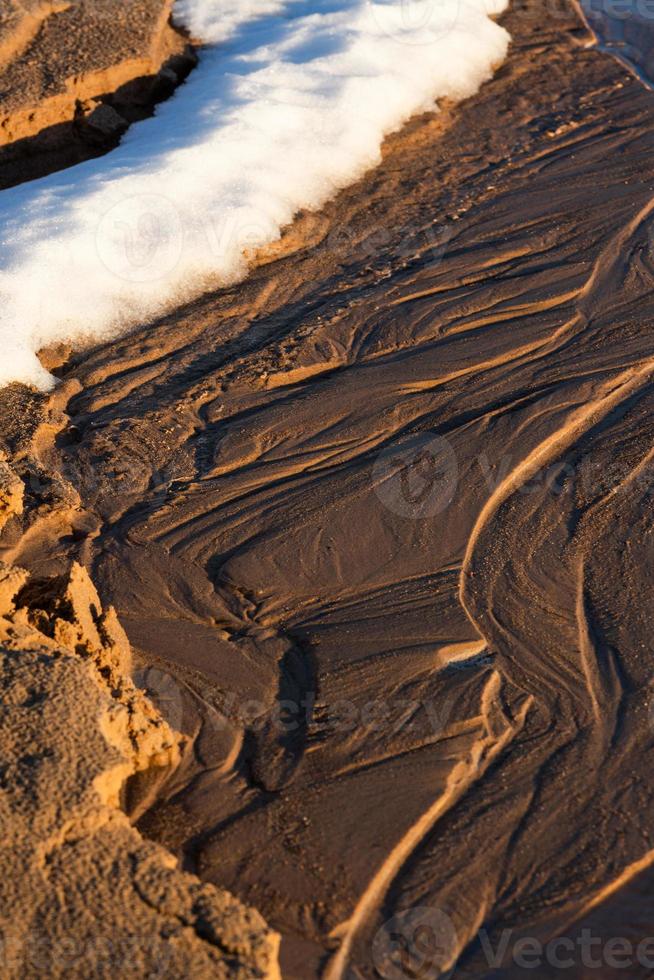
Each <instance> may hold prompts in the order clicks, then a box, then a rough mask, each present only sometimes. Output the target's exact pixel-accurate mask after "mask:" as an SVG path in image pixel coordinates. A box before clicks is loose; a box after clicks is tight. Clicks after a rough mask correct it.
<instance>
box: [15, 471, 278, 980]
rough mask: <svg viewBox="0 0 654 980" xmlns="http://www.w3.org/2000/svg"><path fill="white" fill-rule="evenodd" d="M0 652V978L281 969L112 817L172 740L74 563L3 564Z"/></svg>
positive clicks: (216, 898) (241, 918)
mask: <svg viewBox="0 0 654 980" xmlns="http://www.w3.org/2000/svg"><path fill="white" fill-rule="evenodd" d="M9 485H10V486H11V485H12V481H9ZM5 497H6V495H2V499H3V500H4V499H5ZM17 499H18V498H16V500H17ZM17 506H19V505H17ZM0 643H1V646H0V704H1V705H2V707H1V708H0V757H1V759H2V764H1V765H0V826H2V837H1V840H0V864H1V865H2V867H3V869H4V874H3V876H2V879H1V880H0V908H1V909H2V912H0V937H1V944H2V957H3V963H4V969H3V976H5V977H36V976H44V975H45V976H48V977H60V976H61V977H62V976H64V975H65V976H68V977H88V976H93V977H115V976H117V975H119V976H121V977H123V976H139V977H143V976H148V977H152V976H164V975H165V976H188V977H205V976H211V977H238V978H246V977H276V976H278V969H277V965H276V962H277V960H276V955H277V945H278V937H277V935H276V934H275V933H273V932H271V931H270V930H269V929H268V928H267V927H266V924H265V922H264V921H263V919H262V918H261V916H260V915H259V914H258V913H257V912H255V911H253V910H251V909H249V908H247V907H246V906H244V905H242V904H241V903H240V902H239V901H237V900H236V899H235V898H233V897H232V896H231V895H229V894H228V893H227V892H224V891H221V890H219V889H217V888H215V887H214V886H212V885H206V884H202V883H201V882H199V881H198V880H197V879H196V878H195V877H193V876H192V875H188V874H184V873H182V872H181V871H179V870H178V869H177V867H176V861H175V859H174V858H173V857H172V855H171V854H169V853H168V852H167V851H165V850H164V849H163V848H162V847H160V846H159V845H156V844H153V843H150V842H147V841H145V840H144V839H143V838H142V837H141V836H140V834H139V833H138V832H137V831H136V830H135V829H134V828H133V827H132V825H131V823H130V820H129V819H128V817H127V815H126V813H125V812H123V810H121V809H120V808H119V804H120V803H121V802H122V803H123V805H124V806H127V805H129V809H130V812H131V813H132V815H135V814H137V813H138V812H140V811H142V809H143V807H144V806H145V801H146V800H147V799H148V798H149V794H150V793H151V792H152V791H153V789H154V788H155V787H156V786H157V785H158V784H159V783H160V782H161V781H162V780H165V778H166V776H167V775H168V774H169V772H170V771H171V768H172V767H173V766H174V765H175V763H176V762H177V760H178V755H179V742H180V736H178V735H177V734H175V733H174V732H173V731H172V730H171V729H170V727H169V726H168V725H167V724H166V722H164V721H163V720H162V718H161V717H160V716H159V715H158V713H157V711H156V710H155V709H154V707H153V706H152V704H151V703H150V702H149V701H148V699H147V698H146V696H145V694H144V693H143V692H142V691H140V690H138V689H137V688H136V687H135V686H134V684H133V683H132V681H131V680H130V679H129V676H128V672H129V667H130V649H129V644H128V642H127V639H126V637H125V634H124V633H123V631H122V629H121V627H120V625H119V623H118V620H117V618H116V615H115V613H114V611H113V610H112V609H109V610H108V611H106V612H103V611H102V608H101V605H100V600H99V598H98V595H97V592H96V591H95V588H94V586H93V584H92V583H91V580H90V579H89V577H88V575H87V573H86V572H85V571H84V569H82V568H81V566H79V565H74V566H73V567H72V569H71V570H70V572H69V573H68V574H66V575H64V576H60V577H57V578H51V579H44V580H36V579H32V578H30V577H29V574H28V573H27V572H26V571H23V570H22V569H17V568H11V567H9V566H6V565H3V566H1V567H0Z"/></svg>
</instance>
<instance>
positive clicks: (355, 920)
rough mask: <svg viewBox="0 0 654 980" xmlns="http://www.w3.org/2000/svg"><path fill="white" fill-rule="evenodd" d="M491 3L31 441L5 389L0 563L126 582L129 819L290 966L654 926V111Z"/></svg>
mask: <svg viewBox="0 0 654 980" xmlns="http://www.w3.org/2000/svg"><path fill="white" fill-rule="evenodd" d="M503 23H505V24H506V26H507V28H508V29H509V30H510V32H511V33H512V35H513V39H514V40H513V46H512V49H511V54H510V56H509V59H508V61H507V62H506V63H505V65H504V66H503V67H502V68H501V69H500V70H499V71H498V73H497V74H496V76H495V78H494V79H493V80H492V81H491V82H490V83H489V84H487V85H486V86H485V87H484V88H483V90H482V91H481V92H480V93H479V95H478V96H477V97H475V98H474V99H472V100H470V101H468V102H467V103H466V104H464V105H462V106H459V107H457V108H455V109H453V110H449V109H447V110H445V111H443V112H442V113H441V114H440V115H438V116H435V117H426V118H424V119H418V120H415V121H414V122H413V123H412V124H411V125H410V126H409V127H407V129H406V130H405V131H404V132H403V133H402V134H401V135H399V136H397V137H394V138H393V139H391V140H389V141H388V144H387V148H386V152H385V158H384V162H383V164H382V165H381V166H380V167H379V168H378V170H376V171H375V172H374V173H372V174H370V175H369V176H368V177H367V178H366V179H365V180H363V181H362V182H361V183H360V184H358V185H357V186H355V187H353V188H351V189H349V190H348V191H346V192H344V193H343V194H341V195H340V196H339V198H338V199H337V200H336V201H334V202H333V203H332V204H330V205H329V206H328V207H327V208H326V209H325V211H324V212H323V213H322V214H321V215H320V216H311V215H305V216H303V217H301V218H300V219H299V220H298V222H297V223H296V225H295V226H294V228H293V229H291V231H290V232H289V234H288V235H287V237H286V240H285V242H284V243H283V245H282V248H281V249H280V250H279V252H278V254H277V256H275V255H269V256H268V260H267V261H265V262H262V263H261V264H259V265H258V266H257V268H256V269H255V270H254V271H253V273H252V274H251V276H250V277H249V279H248V280H247V282H246V283H244V284H242V285H240V286H238V287H237V288H234V289H232V290H228V291H223V292H220V293H217V294H215V295H210V296H206V297H205V298H203V299H201V300H198V301H197V302H196V303H193V304H191V305H189V306H188V307H186V308H184V309H180V310H178V311H177V312H176V313H175V314H174V315H171V316H169V317H167V318H166V319H164V320H162V321H161V322H158V323H156V324H154V325H148V326H147V327H144V329H143V330H142V331H140V332H137V333H135V334H133V335H131V336H129V337H127V338H125V339H123V340H121V341H117V342H115V343H112V344H110V345H107V346H105V347H103V348H102V349H99V350H94V351H93V352H91V353H88V354H84V355H77V356H76V357H75V358H74V359H73V360H71V361H69V362H68V364H67V365H66V366H65V367H62V368H61V370H60V372H59V373H60V374H61V376H62V378H63V379H65V381H66V384H65V385H64V386H63V387H62V388H61V389H60V392H59V394H58V396H57V398H58V404H57V405H55V406H54V408H53V409H52V412H51V416H50V419H49V420H48V421H46V423H44V424H41V425H40V427H38V426H37V423H38V417H37V416H38V412H39V410H40V409H39V406H38V404H35V405H33V406H32V408H29V410H28V406H27V404H26V401H25V399H26V398H27V395H26V394H25V393H24V392H21V390H19V389H14V390H13V391H8V392H5V393H4V395H3V400H4V411H5V418H6V420H7V421H6V431H7V442H8V448H9V450H10V452H11V453H12V454H13V459H14V460H15V462H16V465H17V466H18V467H19V468H20V469H21V472H22V474H23V475H24V476H25V477H26V479H27V485H28V493H29V494H31V509H30V507H29V506H28V510H27V514H26V516H25V518H24V520H23V523H22V524H19V523H18V521H17V520H15V521H14V523H13V524H12V525H10V526H9V527H8V531H7V532H6V533H5V537H4V539H3V540H4V543H5V544H6V548H5V552H4V558H5V560H10V561H14V562H16V563H20V564H22V565H24V566H26V567H28V568H35V567H38V568H39V569H41V570H46V571H49V572H51V571H52V572H54V571H56V570H58V569H59V568H60V567H62V566H63V565H65V564H66V562H68V561H69V560H70V559H71V558H72V557H77V558H79V559H80V560H81V561H83V562H84V563H85V564H86V565H87V566H88V567H89V568H90V569H91V570H92V572H93V575H94V578H95V581H96V582H97V584H98V586H99V588H100V592H101V594H102V596H103V599H104V600H110V601H111V602H112V603H114V604H115V606H116V608H117V610H118V613H119V616H120V618H121V620H122V622H123V624H124V625H125V627H126V629H127V632H128V634H129V637H130V640H131V641H132V644H133V646H134V647H135V648H137V650H138V651H139V652H140V656H141V660H142V662H143V664H144V667H145V668H147V669H148V671H149V673H148V676H149V682H148V683H149V684H150V686H151V687H152V689H153V690H154V693H155V696H156V695H158V697H159V699H160V701H161V703H162V706H163V708H164V710H165V711H167V712H168V714H169V717H170V719H171V723H173V724H174V725H178V726H181V727H182V729H183V730H184V731H186V732H187V733H188V734H189V735H190V736H191V742H190V747H189V750H188V752H187V755H186V758H185V760H184V762H183V764H182V766H181V768H180V769H179V770H178V772H177V774H176V777H175V781H174V784H173V785H171V786H170V787H169V790H168V792H167V793H166V794H165V797H164V798H162V799H161V800H160V801H159V803H158V804H157V805H156V806H155V807H154V808H153V809H152V810H150V811H149V812H148V813H147V814H146V815H145V816H144V817H143V818H142V819H141V822H140V829H141V830H142V831H143V832H144V833H145V834H146V835H149V836H151V837H153V838H154V839H156V840H157V841H159V842H162V843H165V844H166V845H167V846H168V847H170V848H171V849H173V850H174V851H176V852H178V853H179V854H180V855H182V857H183V860H184V862H185V864H186V866H187V867H188V868H189V869H191V870H194V871H196V872H197V873H198V874H199V875H200V877H201V878H203V879H204V880H206V881H209V882H213V883H216V884H218V885H220V886H224V887H226V888H228V889H229V890H230V891H232V892H233V893H234V894H235V895H237V896H238V897H239V898H241V899H243V900H244V901H247V902H248V903H249V904H252V905H254V906H255V907H257V908H258V909H259V910H260V911H261V912H262V913H263V914H264V916H265V917H266V919H267V921H268V922H269V923H270V924H271V925H272V926H273V927H274V928H276V929H278V930H279V931H280V932H281V933H282V935H283V940H282V954H281V956H282V958H281V962H282V971H283V974H284V976H285V977H287V978H289V980H291V978H311V977H315V976H318V975H320V974H321V973H325V974H326V976H327V977H328V978H330V980H337V978H339V977H348V978H350V977H353V978H354V977H356V978H368V977H373V976H375V975H379V974H380V973H381V975H382V976H385V977H389V978H396V977H405V976H422V977H423V978H425V977H437V976H440V975H442V976H445V975H447V970H448V968H449V966H451V965H453V964H454V962H455V961H458V965H457V968H456V973H455V974H454V975H455V976H456V977H470V978H477V977H485V976H490V975H492V976H497V977H513V976H523V975H527V976H535V975H537V976H538V977H544V976H550V975H551V976H554V975H557V976H558V975H559V973H560V972H561V969H562V968H561V967H560V966H557V960H556V954H555V955H550V954H548V957H547V958H546V959H544V960H542V961H541V962H540V963H539V965H538V969H536V970H534V969H533V968H530V969H528V968H526V967H523V966H521V965H520V963H521V962H523V961H522V960H521V959H520V956H519V955H518V954H519V950H518V949H517V947H516V945H515V941H516V940H517V939H518V938H519V937H527V938H532V939H536V940H538V941H540V942H547V941H548V940H550V939H552V937H556V936H559V935H564V936H567V937H568V938H571V939H577V938H579V936H581V934H582V930H583V929H586V930H589V929H590V930H592V933H593V937H595V938H597V939H598V941H599V946H597V945H596V946H595V947H594V948H593V950H594V955H595V957H596V958H599V959H600V965H599V966H588V964H587V962H586V960H583V961H582V959H581V956H582V953H583V944H579V943H578V944H577V945H576V946H575V945H574V944H573V953H572V954H569V955H572V956H573V963H572V966H571V967H567V968H565V970H564V973H565V975H567V976H575V978H579V977H587V976H588V977H591V976H592V977H602V978H604V977H613V976H625V975H629V976H630V977H641V976H643V977H644V976H650V975H651V969H652V966H653V965H654V964H652V963H651V961H649V962H650V965H649V966H648V961H647V958H646V956H645V954H644V953H643V952H642V950H641V952H640V954H639V960H640V961H638V959H637V957H636V955H635V952H634V953H633V955H632V957H631V961H630V967H629V970H625V969H624V968H623V967H620V966H615V962H616V961H619V959H620V958H619V957H617V958H616V956H614V950H613V947H611V951H610V952H609V953H607V952H606V944H607V942H608V941H609V940H611V939H613V940H618V941H619V940H621V939H622V940H625V941H629V942H634V940H635V942H636V943H638V942H640V940H642V939H643V938H646V937H648V936H650V935H654V908H653V907H652V899H651V897H650V893H649V888H650V887H651V885H650V879H651V877H652V874H653V873H654V872H652V870H651V866H652V865H653V864H654V849H653V847H654V845H653V843H652V835H653V834H654V770H653V768H652V746H653V744H654V714H652V712H651V711H650V702H651V695H652V685H653V682H654V661H653V659H652V650H651V636H652V628H653V626H654V606H653V604H652V591H651V581H652V572H653V571H654V568H653V565H654V561H653V558H652V555H653V551H652V480H653V477H654V472H653V471H652V464H651V462H650V460H651V458H652V445H653V443H654V421H653V419H654V415H653V412H652V409H653V408H654V389H653V388H652V381H651V379H652V374H653V372H654V346H653V342H652V322H654V244H653V241H652V229H653V228H654V226H653V224H652V222H653V221H654V215H652V217H650V214H651V213H652V212H654V153H653V150H654V99H653V97H652V95H651V93H650V92H648V91H647V90H646V88H645V87H643V86H642V85H641V84H640V83H639V82H638V80H637V79H636V78H635V77H634V76H633V75H632V74H630V73H629V72H627V71H626V70H625V69H624V68H623V67H622V66H620V65H619V64H618V63H616V62H615V61H614V60H612V59H610V58H608V57H607V56H606V55H605V54H602V53H600V52H598V51H597V50H594V49H593V48H591V47H588V41H589V35H588V34H587V32H586V31H585V29H584V28H583V27H582V25H581V22H580V20H579V19H578V17H577V14H576V13H574V12H573V11H572V9H571V8H570V10H567V9H565V8H563V9H562V8H558V9H557V16H556V17H549V16H548V15H547V12H546V10H545V6H544V5H543V4H542V3H541V2H540V0H523V2H517V3H514V4H513V5H512V9H511V12H510V13H509V14H508V15H507V16H506V17H505V18H504V19H503ZM67 399H69V400H68V402H67ZM66 402H67V404H66ZM64 408H65V415H62V414H61V410H62V409H64ZM31 417H35V419H36V421H35V423H34V426H35V428H34V430H33V431H30V432H28V431H27V422H26V421H25V420H26V419H28V418H31ZM77 494H79V501H78V499H77V496H76V495H77ZM415 908H428V909H431V910H432V911H431V913H429V914H430V915H431V916H432V919H431V920H429V921H431V922H432V924H433V923H434V922H436V939H437V940H438V943H437V946H438V948H436V949H434V948H430V949H427V950H426V951H425V950H424V948H422V947H419V944H418V946H414V947H411V940H412V939H414V938H415V929H414V928H413V926H412V925H411V923H412V922H414V920H413V919H411V918H410V917H407V915H406V914H402V913H405V912H406V910H409V909H415ZM397 914H401V915H400V919H399V920H396V921H395V923H394V924H393V923H392V924H391V926H390V927H389V929H388V930H387V931H386V932H384V931H383V930H382V931H381V932H380V931H379V930H380V928H381V927H382V925H383V924H384V923H385V922H388V921H389V920H392V918H393V916H395V915H397ZM415 914H416V913H414V915H415ZM507 929H508V930H512V932H511V933H510V934H509V933H503V930H507ZM480 930H481V931H480ZM393 932H395V933H399V935H400V938H401V937H404V941H405V945H406V944H407V943H408V947H407V950H408V951H407V950H405V953H406V956H407V957H408V959H406V958H405V965H404V967H400V966H398V965H397V962H398V961H397V960H396V961H395V965H394V966H393V965H392V964H391V960H390V959H389V957H390V954H391V950H392V945H393V942H395V945H396V946H397V942H398V940H397V937H396V939H395V941H393V939H392V933H393ZM507 936H508V939H507V940H506V944H505V945H504V946H503V945H502V944H501V940H502V939H503V937H504V938H505V939H506V937H507ZM375 937H377V938H375ZM389 937H391V938H389ZM432 938H433V935H432ZM489 946H491V947H492V948H493V950H495V951H497V949H498V946H499V952H498V954H497V955H498V959H497V961H496V962H495V963H493V962H491V960H492V957H491V956H490V953H489V952H488V950H489ZM421 949H422V952H421ZM548 949H549V947H548ZM634 949H635V946H634ZM566 950H567V947H566V948H565V949H564V950H560V949H559V950H558V954H559V956H560V957H562V958H563V959H565V958H566V956H567V955H568V954H567V952H566ZM550 952H551V950H550ZM564 953H565V954H566V956H564ZM583 955H585V954H583ZM649 955H650V958H652V957H653V955H654V954H653V952H652V944H650V947H649ZM411 957H413V959H411ZM532 961H533V958H532ZM622 962H624V956H623V957H622ZM429 964H431V966H429ZM612 964H613V965H612ZM375 969H376V970H377V974H376V973H375ZM394 970H395V971H397V970H400V972H399V973H398V972H393V971H394ZM402 970H403V971H404V972H402Z"/></svg>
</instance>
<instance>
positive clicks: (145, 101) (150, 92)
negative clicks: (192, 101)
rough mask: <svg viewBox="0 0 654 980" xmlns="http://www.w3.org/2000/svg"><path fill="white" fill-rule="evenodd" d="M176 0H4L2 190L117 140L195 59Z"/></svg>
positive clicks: (0, 23)
mask: <svg viewBox="0 0 654 980" xmlns="http://www.w3.org/2000/svg"><path fill="white" fill-rule="evenodd" d="M172 2H173V0H129V2H128V3H125V0H90V2H89V0H84V2H82V3H80V2H78V0H6V2H5V3H3V6H2V9H1V10H0V188H5V187H10V186H13V185H14V184H16V183H21V182H23V181H25V180H27V179H32V178H36V177H40V176H43V175H44V174H47V173H51V172H53V171H55V170H59V169H61V168H63V167H68V166H71V165H72V164H75V163H79V162H80V161H82V160H86V159H89V158H90V157H93V156H97V155H98V154H99V153H103V152H106V151H107V150H108V149H111V148H112V147H114V146H116V145H117V143H118V140H119V138H120V136H121V135H122V134H123V133H124V132H125V130H126V129H127V127H128V126H129V125H130V123H132V122H134V121H137V120H139V119H144V118H145V117H146V116H148V115H150V114H151V112H152V109H153V106H154V105H155V104H156V103H157V102H159V101H161V100H162V99H164V98H166V97H167V96H169V95H170V94H171V93H172V92H173V91H174V89H175V87H176V86H177V85H178V84H179V82H180V80H183V79H184V78H185V77H186V75H187V74H188V72H189V71H190V70H191V68H192V67H193V65H194V64H195V60H196V58H195V53H194V51H193V49H192V46H191V45H190V43H189V39H188V38H187V37H186V36H185V35H184V34H183V33H182V32H181V30H180V29H179V28H178V27H176V26H173V24H172V22H171V9H172Z"/></svg>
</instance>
